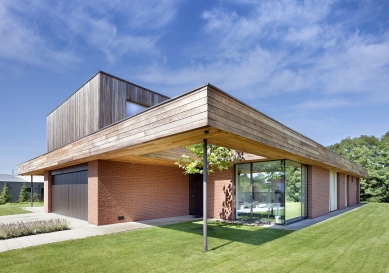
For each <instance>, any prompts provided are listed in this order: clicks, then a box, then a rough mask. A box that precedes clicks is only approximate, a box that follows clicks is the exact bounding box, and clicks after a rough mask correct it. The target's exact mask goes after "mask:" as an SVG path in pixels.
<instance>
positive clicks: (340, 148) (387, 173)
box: [328, 132, 389, 202]
mask: <svg viewBox="0 0 389 273" xmlns="http://www.w3.org/2000/svg"><path fill="white" fill-rule="evenodd" d="M328 148H329V149H330V150H332V151H334V152H336V153H338V154H340V155H341V156H343V157H345V158H347V159H349V160H351V161H352V162H354V163H356V164H358V165H359V166H361V167H363V168H365V169H366V170H367V171H368V178H366V179H361V201H370V202H389V132H387V133H386V134H385V135H383V136H382V137H381V138H377V137H375V136H365V135H362V136H360V137H356V138H345V139H342V140H341V141H340V142H339V143H335V144H333V145H330V146H328Z"/></svg>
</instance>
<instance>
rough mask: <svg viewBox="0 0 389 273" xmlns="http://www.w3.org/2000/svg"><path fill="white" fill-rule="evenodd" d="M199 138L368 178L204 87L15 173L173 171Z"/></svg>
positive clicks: (251, 154) (254, 155) (251, 155)
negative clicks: (106, 167)
mask: <svg viewBox="0 0 389 273" xmlns="http://www.w3.org/2000/svg"><path fill="white" fill-rule="evenodd" d="M205 130H208V131H209V134H208V135H205V134H204V131H205ZM204 138H207V139H208V143H210V144H216V145H219V146H224V147H227V148H231V149H235V150H238V151H243V152H245V154H246V155H247V158H246V159H247V160H249V161H254V160H274V159H290V160H295V161H299V162H302V163H304V164H309V165H315V166H319V167H324V168H327V169H331V170H334V171H338V172H342V173H345V174H349V175H354V176H357V177H366V176H367V172H366V170H365V169H363V168H361V167H360V166H358V165H356V164H354V163H352V162H351V161H349V160H347V159H345V158H343V157H341V156H339V155H338V154H336V153H334V152H332V151H330V150H328V149H327V148H325V147H324V146H322V145H320V144H318V143H316V142H314V141H313V140H311V139H309V138H307V137H305V136H303V135H301V134H299V133H297V132H295V131H293V130H292V129H290V128H288V127H286V126H284V125H282V124H281V123H279V122H277V121H275V120H273V119H272V118H270V117H268V116H266V115H264V114H263V113H261V112H259V111H257V110H255V109H253V108H251V107H250V106H248V105H246V104H244V103H242V102H240V101H238V100H237V99H235V98H233V97H231V96H230V95H228V94H226V93H224V92H223V91H221V90H219V89H217V88H216V87H214V86H212V85H209V84H208V85H205V86H203V87H200V88H198V89H195V90H192V91H190V92H188V93H185V94H183V95H181V96H178V97H176V98H173V99H170V100H167V101H165V102H163V103H161V104H158V105H156V106H154V107H151V108H149V109H147V110H146V111H143V112H141V113H139V114H137V115H135V116H132V117H129V118H127V119H124V120H122V121H120V122H117V123H115V124H112V125H110V126H108V127H105V128H103V129H101V130H99V131H97V132H95V133H93V134H91V135H89V136H86V137H84V138H82V139H79V140H77V141H75V142H73V143H71V144H68V145H66V146H63V147H61V148H58V149H56V150H54V151H52V152H50V153H47V154H44V155H41V156H39V157H37V158H34V159H31V160H29V161H27V162H25V163H22V164H20V165H19V166H18V173H19V174H23V175H38V174H43V173H44V171H47V170H55V169H58V168H63V167H67V166H72V165H76V164H80V163H85V162H89V161H93V160H112V161H123V162H133V163H144V164H152V165H166V166H175V165H174V163H175V162H176V161H177V159H178V157H179V156H180V153H181V151H182V147H184V146H186V145H190V144H195V143H201V142H202V141H203V139H204ZM175 157H176V158H175Z"/></svg>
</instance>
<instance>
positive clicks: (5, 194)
mask: <svg viewBox="0 0 389 273" xmlns="http://www.w3.org/2000/svg"><path fill="white" fill-rule="evenodd" d="M11 198H12V195H11V194H10V193H9V189H8V186H7V183H4V187H3V190H2V191H1V195H0V204H5V203H9V202H11Z"/></svg>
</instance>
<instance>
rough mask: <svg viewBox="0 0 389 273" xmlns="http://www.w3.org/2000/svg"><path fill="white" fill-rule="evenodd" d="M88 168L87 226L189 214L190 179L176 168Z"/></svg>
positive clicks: (93, 164) (117, 165)
mask: <svg viewBox="0 0 389 273" xmlns="http://www.w3.org/2000/svg"><path fill="white" fill-rule="evenodd" d="M88 168H89V170H88V172H89V175H88V213H89V215H88V222H90V223H93V224H96V225H105V224H113V223H120V222H129V221H139V220H147V219H156V218H164V217H172V216H180V215H188V213H189V178H188V176H184V175H183V174H182V170H181V169H179V168H177V167H165V166H154V165H144V164H134V163H124V162H114V161H104V160H99V161H94V162H90V163H89V165H88ZM118 216H124V220H118Z"/></svg>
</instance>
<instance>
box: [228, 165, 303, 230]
mask: <svg viewBox="0 0 389 273" xmlns="http://www.w3.org/2000/svg"><path fill="white" fill-rule="evenodd" d="M235 171H236V180H235V181H236V218H237V219H241V220H249V221H266V222H273V223H276V224H288V223H291V222H294V221H298V220H301V219H304V218H306V216H307V167H306V166H305V165H303V164H301V163H298V162H294V161H290V160H275V161H265V162H254V163H243V164H237V165H236V168H235Z"/></svg>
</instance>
